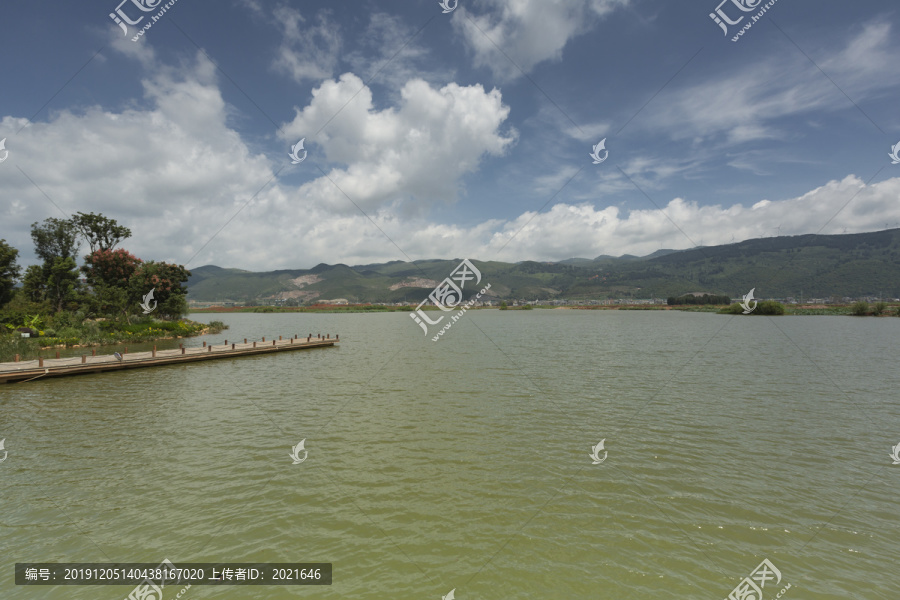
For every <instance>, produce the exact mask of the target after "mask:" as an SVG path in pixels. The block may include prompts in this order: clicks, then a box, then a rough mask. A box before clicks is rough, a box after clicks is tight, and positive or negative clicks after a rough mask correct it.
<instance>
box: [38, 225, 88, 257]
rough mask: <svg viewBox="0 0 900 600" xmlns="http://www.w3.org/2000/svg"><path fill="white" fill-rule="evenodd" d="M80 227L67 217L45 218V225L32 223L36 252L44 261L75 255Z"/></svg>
mask: <svg viewBox="0 0 900 600" xmlns="http://www.w3.org/2000/svg"><path fill="white" fill-rule="evenodd" d="M78 235H79V233H78V229H77V228H76V227H75V224H74V223H72V221H70V220H67V219H55V218H53V217H51V218H49V219H44V223H43V225H38V223H32V224H31V239H32V240H34V252H35V254H37V255H38V257H39V258H40V259H41V260H43V261H44V263H45V264H46V263H50V262H52V261H53V259H54V258H70V257H74V256H75V253H76V252H77V251H78Z"/></svg>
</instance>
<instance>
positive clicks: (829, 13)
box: [0, 0, 900, 271]
mask: <svg viewBox="0 0 900 600" xmlns="http://www.w3.org/2000/svg"><path fill="white" fill-rule="evenodd" d="M720 1H721V0H709V1H707V0H691V1H690V2H678V3H675V2H665V1H663V0H458V2H456V1H455V0H447V1H446V5H445V6H442V5H441V4H440V3H439V2H438V0H427V1H425V0H423V1H418V0H403V1H394V0H384V1H381V2H372V1H356V0H346V1H340V2H320V1H316V0H304V1H303V2H296V1H294V2H291V1H279V0H275V1H264V0H223V1H220V2H215V3H213V2H200V1H199V0H174V1H170V2H162V1H161V0H125V1H124V2H122V0H80V1H79V2H77V3H76V2H66V1H62V0H52V1H51V0H46V1H31V2H27V3H26V2H15V3H5V4H4V6H3V8H2V9H0V10H2V14H3V18H2V19H0V39H2V40H3V41H4V42H3V46H4V48H5V50H6V52H5V60H4V61H2V62H0V74H2V86H0V139H4V138H5V142H4V146H5V150H0V159H2V162H0V238H2V239H5V240H6V241H7V242H8V243H10V244H12V245H13V246H14V247H16V248H18V249H19V250H20V256H19V263H20V264H21V265H23V266H27V265H29V264H36V263H37V259H36V257H35V254H34V250H33V244H32V241H31V238H30V234H29V232H30V227H31V224H32V223H34V222H38V221H43V220H44V219H46V218H48V217H58V218H65V217H67V216H71V215H72V214H74V213H76V212H79V211H80V212H95V213H102V214H103V215H105V216H107V217H110V218H113V219H116V220H117V221H118V222H119V223H120V224H122V225H126V226H127V227H129V228H130V229H131V231H132V237H131V238H130V239H128V240H125V241H124V242H123V243H122V244H121V247H124V248H126V249H127V250H129V251H130V252H133V253H134V254H136V255H137V256H139V257H141V258H143V259H145V260H164V261H168V262H174V263H178V264H183V265H185V266H187V267H188V268H189V269H190V268H192V267H193V268H196V267H199V266H202V265H207V264H214V265H218V266H221V267H231V268H239V269H246V270H253V271H264V270H274V269H306V268H311V267H313V266H315V265H317V264H319V263H328V264H336V263H343V264H348V265H360V264H370V263H379V262H387V261H392V260H419V259H428V258H443V259H454V258H470V259H476V260H503V261H510V262H515V261H522V260H536V261H558V260H564V259H566V258H571V257H585V258H593V257H596V256H599V255H614V256H619V255H622V254H633V255H639V256H643V255H647V254H650V253H652V252H654V251H656V250H659V249H661V248H671V249H684V248H691V247H695V246H698V245H707V246H709V245H718V244H728V243H732V242H739V241H742V240H746V239H753V238H761V237H770V236H777V235H799V234H809V233H821V234H840V233H859V232H867V231H877V230H882V229H885V228H893V227H900V164H896V165H895V164H892V162H893V161H892V158H891V157H890V154H891V152H892V150H893V147H894V146H895V145H896V144H898V143H900V111H898V110H897V106H898V99H900V59H898V58H897V57H898V56H900V31H898V30H900V7H898V6H897V4H896V2H891V1H888V0H873V1H869V2H855V3H851V2H843V3H822V2H818V1H814V0H774V1H772V2H762V1H761V0H725V2H724V3H721V4H719V2H720ZM168 5H170V6H168ZM164 6H168V8H166V9H165V12H163V13H162V14H160V11H162V10H163V7H164ZM451 9H452V10H451ZM717 9H718V10H719V12H718V13H716V11H717ZM445 10H446V11H447V12H445ZM116 11H118V12H116ZM761 11H764V12H762V14H760V12H761ZM111 14H113V15H116V16H117V18H119V20H120V21H122V23H123V24H122V25H121V26H120V25H119V24H117V23H116V21H115V20H114V19H113V18H112V17H111V16H110V15H111ZM711 14H718V15H719V16H720V20H721V21H722V25H721V26H720V25H719V24H717V23H716V21H715V20H714V19H713V18H712V17H711V16H710V15H711ZM122 17H124V19H125V20H123V19H122ZM153 17H158V18H157V20H155V21H153V20H152V19H153ZM754 17H756V20H755V21H754V20H753V19H754ZM739 19H740V20H739ZM127 21H131V22H134V23H136V25H134V26H128V25H127ZM729 21H730V22H732V23H736V24H734V25H729V24H728V23H727V22H729ZM148 23H149V24H150V27H149V28H146V29H142V28H145V26H146V25H147V24H148ZM748 24H750V27H749V28H745V26H746V25H748ZM126 29H127V33H126ZM139 30H141V31H142V33H141V35H140V36H138V35H137V34H138V31H139ZM739 31H743V32H742V33H741V34H740V36H739V37H736V36H737V34H738V32H739ZM133 40H136V41H133ZM733 40H736V41H733ZM301 139H302V140H303V149H302V150H301V149H299V147H298V148H297V152H296V157H297V158H298V159H299V158H303V160H302V161H300V162H297V164H294V163H295V162H296V161H295V160H294V159H293V158H292V157H291V156H290V153H291V152H292V148H293V147H295V145H296V144H298V142H300V140H301ZM601 141H603V146H604V147H603V148H600V149H598V150H597V152H596V153H595V156H596V157H597V159H603V160H595V159H594V158H592V157H591V154H592V153H593V152H594V146H595V145H597V144H600V142H601ZM898 151H900V148H898ZM7 152H8V154H6V153H7ZM4 157H5V158H4ZM595 162H596V163H598V164H595ZM898 162H900V161H898ZM84 251H85V252H86V247H85V249H84Z"/></svg>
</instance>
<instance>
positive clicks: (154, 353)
mask: <svg viewBox="0 0 900 600" xmlns="http://www.w3.org/2000/svg"><path fill="white" fill-rule="evenodd" d="M153 358H156V345H155V344H154V346H153Z"/></svg>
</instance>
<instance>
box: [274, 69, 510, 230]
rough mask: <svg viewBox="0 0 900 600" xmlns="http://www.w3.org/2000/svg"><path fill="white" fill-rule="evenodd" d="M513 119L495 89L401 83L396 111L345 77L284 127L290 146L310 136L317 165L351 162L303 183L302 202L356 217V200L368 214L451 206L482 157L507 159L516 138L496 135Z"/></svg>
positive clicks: (322, 89) (327, 85) (317, 92)
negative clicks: (462, 181)
mask: <svg viewBox="0 0 900 600" xmlns="http://www.w3.org/2000/svg"><path fill="white" fill-rule="evenodd" d="M338 113H340V114H339V116H338V117H337V118H333V117H334V116H335V115H337V114H338ZM508 115H509V107H507V106H504V105H503V103H502V98H501V95H500V92H499V91H498V90H496V89H495V90H492V91H490V92H486V91H485V90H484V88H483V87H482V86H481V85H471V86H460V85H457V84H455V83H450V84H447V85H445V86H444V87H442V88H441V89H435V88H433V87H431V86H430V85H429V84H428V83H426V82H425V81H423V80H420V79H414V80H411V81H409V82H407V83H406V84H405V85H404V86H403V88H402V90H401V92H400V104H399V106H397V107H390V108H386V109H384V110H376V109H375V108H374V105H373V100H372V92H371V90H370V89H369V88H368V87H366V86H365V85H364V84H363V82H362V81H361V80H360V79H359V77H357V76H356V75H353V74H352V73H345V74H344V75H342V76H341V77H340V79H339V80H337V81H325V82H323V83H322V85H320V86H319V87H318V88H316V89H314V90H313V99H312V102H311V103H310V104H309V105H308V106H306V107H304V108H303V109H302V110H299V109H298V110H297V115H296V117H295V118H294V120H293V121H292V122H291V123H289V124H287V125H285V126H284V127H283V128H282V130H283V131H284V134H283V137H284V139H285V140H288V141H290V140H295V139H299V138H302V137H306V139H307V141H308V142H309V143H308V144H307V148H311V149H310V152H312V153H315V152H319V153H321V155H322V158H321V159H320V162H323V161H328V162H332V163H334V162H337V163H342V164H344V165H347V166H346V168H343V169H339V168H333V169H330V171H329V172H328V177H327V178H325V177H323V178H319V179H317V180H315V181H313V182H311V183H309V184H306V185H304V186H303V187H302V188H301V190H300V195H301V197H304V198H307V199H308V201H309V202H311V203H315V204H317V205H319V206H322V207H323V208H327V209H328V210H330V211H333V212H353V211H355V210H356V209H355V208H354V206H353V203H356V205H358V206H359V207H360V208H362V209H363V210H365V211H367V212H369V211H371V210H374V209H377V208H379V207H382V206H385V205H391V206H393V207H395V208H396V207H401V206H402V207H403V208H404V209H405V211H406V212H407V214H409V213H410V212H416V211H417V210H418V209H420V208H423V207H426V206H428V205H429V204H431V203H432V202H434V201H444V202H451V201H453V200H454V199H455V198H456V196H457V194H458V192H459V182H460V178H461V177H462V176H463V175H465V174H467V173H471V172H473V171H475V170H476V169H477V168H478V165H479V162H480V161H481V159H482V157H483V156H484V155H486V154H488V155H495V156H497V155H501V154H503V152H504V151H505V150H506V149H507V148H508V147H509V146H510V144H512V143H513V141H514V139H515V137H514V133H508V134H502V133H500V131H499V129H500V127H501V126H502V125H503V122H504V121H505V120H506V118H507V116H508ZM326 123H327V126H326ZM323 126H325V127H324V129H322V128H323ZM320 129H322V131H321V133H320V134H318V135H315V132H317V131H319V130H320ZM311 144H312V146H311ZM307 160H309V159H307ZM323 168H326V167H325V166H324V165H323ZM332 182H333V183H332ZM335 184H336V185H335ZM338 188H339V189H338ZM344 194H346V196H349V197H350V198H351V199H352V200H353V203H351V202H349V201H348V199H347V197H346V196H345V195H344Z"/></svg>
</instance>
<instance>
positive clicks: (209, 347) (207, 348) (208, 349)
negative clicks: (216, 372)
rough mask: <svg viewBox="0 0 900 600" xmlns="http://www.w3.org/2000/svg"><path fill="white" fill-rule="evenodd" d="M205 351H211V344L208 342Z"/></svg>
mask: <svg viewBox="0 0 900 600" xmlns="http://www.w3.org/2000/svg"><path fill="white" fill-rule="evenodd" d="M206 351H207V352H212V344H210V345H209V346H207V347H206Z"/></svg>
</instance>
